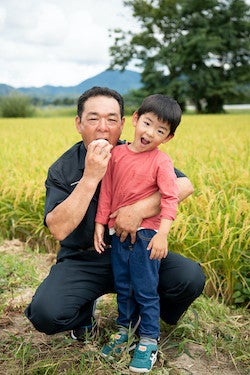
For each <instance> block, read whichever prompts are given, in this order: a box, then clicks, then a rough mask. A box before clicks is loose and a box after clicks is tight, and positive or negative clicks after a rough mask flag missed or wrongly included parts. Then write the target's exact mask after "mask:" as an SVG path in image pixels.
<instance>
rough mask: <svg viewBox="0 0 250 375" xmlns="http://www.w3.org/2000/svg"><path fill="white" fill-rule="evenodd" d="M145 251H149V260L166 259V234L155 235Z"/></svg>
mask: <svg viewBox="0 0 250 375" xmlns="http://www.w3.org/2000/svg"><path fill="white" fill-rule="evenodd" d="M147 250H151V254H150V259H158V260H161V259H162V258H166V256H167V255H168V242H167V236H166V234H162V233H159V232H158V233H156V234H155V235H154V237H153V238H152V239H151V241H150V242H149V244H148V247H147Z"/></svg>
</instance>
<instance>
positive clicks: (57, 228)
mask: <svg viewBox="0 0 250 375" xmlns="http://www.w3.org/2000/svg"><path fill="white" fill-rule="evenodd" d="M110 148H111V146H110V147H109V148H108V149H107V151H110ZM110 157H111V154H110V152H107V153H106V152H105V153H104V152H100V146H98V145H97V144H94V143H93V144H89V146H88V151H87V154H86V158H85V169H84V173H83V176H82V178H81V179H80V181H79V183H78V184H77V186H76V187H75V189H74V190H73V191H72V193H71V194H70V195H69V196H68V197H67V198H66V199H65V200H64V201H63V202H61V203H60V204H58V205H57V206H56V207H55V208H54V209H53V210H52V211H51V212H49V213H48V214H47V216H46V219H45V220H46V224H47V226H48V228H49V230H50V232H51V233H52V235H53V236H54V237H55V239H57V240H59V241H62V240H64V239H65V238H66V237H67V236H68V235H69V234H70V233H72V232H73V230H74V229H75V228H76V227H77V226H78V225H79V224H80V222H81V221H82V219H83V217H84V216H85V214H86V211H87V209H88V207H89V204H90V202H91V199H92V198H93V195H94V193H95V191H96V188H97V186H98V184H99V182H100V181H101V179H102V178H103V176H104V174H105V172H106V169H107V165H108V162H109V159H110Z"/></svg>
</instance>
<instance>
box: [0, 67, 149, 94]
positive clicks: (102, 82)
mask: <svg viewBox="0 0 250 375" xmlns="http://www.w3.org/2000/svg"><path fill="white" fill-rule="evenodd" d="M92 86H106V87H109V88H112V89H114V90H116V91H118V92H119V93H120V94H122V95H124V94H126V93H127V92H128V91H129V90H132V89H139V88H140V87H141V86H142V83H141V75H140V73H137V72H134V71H131V70H124V71H123V72H121V71H118V70H105V71H104V72H102V73H100V74H97V75H96V76H94V77H92V78H89V79H86V80H85V81H83V82H81V83H79V85H76V86H50V85H46V86H42V87H19V88H14V87H11V86H8V85H5V84H0V96H3V95H8V94H9V93H11V92H17V93H23V94H26V95H29V96H32V97H36V98H45V97H47V98H53V99H54V98H65V97H69V98H74V97H78V96H79V95H81V94H82V93H83V92H84V91H85V90H88V89H90V88H91V87H92Z"/></svg>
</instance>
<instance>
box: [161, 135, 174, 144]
mask: <svg viewBox="0 0 250 375" xmlns="http://www.w3.org/2000/svg"><path fill="white" fill-rule="evenodd" d="M172 138H174V134H169V135H168V136H167V138H166V139H165V140H164V141H163V142H162V143H167V142H168V141H170V139H172Z"/></svg>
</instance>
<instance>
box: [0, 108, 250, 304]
mask: <svg viewBox="0 0 250 375" xmlns="http://www.w3.org/2000/svg"><path fill="white" fill-rule="evenodd" d="M0 132H1V149H0V189H1V198H0V224H1V237H2V238H20V239H22V240H24V241H27V243H28V244H29V246H31V247H32V248H33V249H36V250H37V251H48V252H51V251H56V248H57V246H58V245H57V243H56V242H55V241H54V240H53V239H52V237H51V235H50V234H49V232H48V230H47V229H46V228H45V227H44V226H43V204H44V194H45V189H44V181H45V178H46V174H47V169H48V167H49V166H50V164H51V163H52V162H53V161H54V160H55V159H56V158H57V157H58V156H60V155H61V154H62V153H63V152H64V151H65V150H66V149H68V148H69V147H70V146H71V145H72V144H73V143H75V142H77V141H79V140H80V138H79V134H78V133H77V132H76V130H75V126H74V119H73V117H72V118H71V117H70V118H69V117H68V118H67V117H61V118H59V117H57V118H33V119H0ZM133 132H134V128H133V127H132V125H131V118H129V117H128V118H127V120H126V125H125V128H124V131H123V134H122V138H123V139H126V140H131V139H132V138H133ZM249 135H250V115H249V114H236V113H235V114H225V115H184V116H183V119H182V122H181V125H180V126H179V128H178V129H177V131H176V135H175V137H174V139H172V140H171V141H170V142H169V143H167V144H165V145H164V146H162V147H161V149H162V150H163V151H165V152H167V153H168V154H169V155H170V156H171V158H172V160H173V162H174V165H175V166H176V167H177V168H178V169H180V170H181V171H183V172H184V173H185V174H186V175H187V176H188V177H189V178H190V180H191V181H192V183H193V185H194V188H195V192H194V194H193V195H192V196H191V197H189V198H188V199H187V200H186V201H184V202H183V203H181V205H180V208H179V212H178V216H177V219H176V221H175V223H174V226H173V228H172V230H171V236H170V240H169V248H170V249H171V250H172V251H176V252H180V253H182V254H183V255H186V256H188V257H191V258H193V259H195V260H198V261H199V262H200V263H201V264H202V266H203V268H204V270H205V273H206V275H207V284H206V290H205V292H206V294H207V295H208V296H214V297H216V298H219V299H223V301H224V302H226V303H228V304H237V305H247V304H248V303H249V299H250V275H249V257H250V253H249V243H250V240H249V233H250V220H249V218H250V215H249V213H250V200H249V182H250V178H249V166H250V163H249V150H250V147H249V139H250V137H249Z"/></svg>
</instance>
